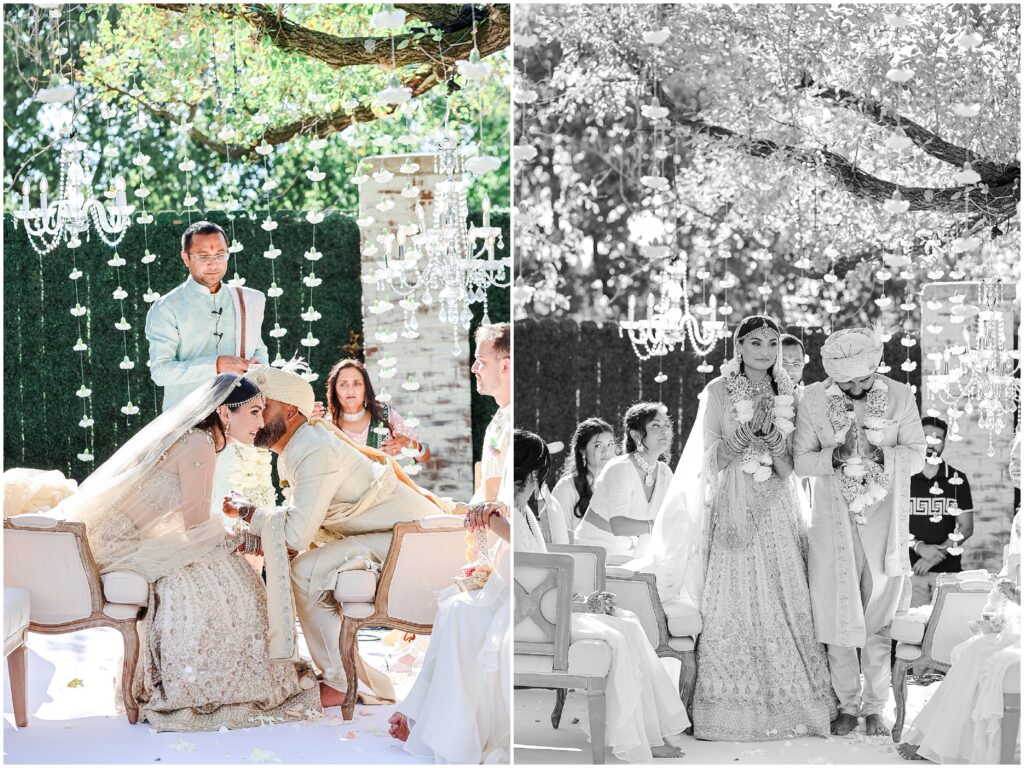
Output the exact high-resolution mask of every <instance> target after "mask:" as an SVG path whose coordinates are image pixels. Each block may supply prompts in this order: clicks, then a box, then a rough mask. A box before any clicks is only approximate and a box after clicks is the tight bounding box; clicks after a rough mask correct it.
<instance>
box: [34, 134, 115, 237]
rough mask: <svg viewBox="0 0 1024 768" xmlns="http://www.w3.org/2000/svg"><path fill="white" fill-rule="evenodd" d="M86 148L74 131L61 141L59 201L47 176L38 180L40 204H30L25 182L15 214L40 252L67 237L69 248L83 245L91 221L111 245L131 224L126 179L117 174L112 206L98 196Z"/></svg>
mask: <svg viewBox="0 0 1024 768" xmlns="http://www.w3.org/2000/svg"><path fill="white" fill-rule="evenodd" d="M84 150H85V144H84V143H82V142H81V141H79V140H78V138H77V137H76V134H75V131H74V130H72V131H71V133H70V134H69V135H68V136H67V137H66V138H65V139H64V140H63V142H62V143H61V150H60V184H59V186H58V187H57V199H56V200H53V201H50V200H49V197H48V192H49V186H48V184H47V182H46V179H45V178H44V179H42V180H41V181H40V182H39V205H38V207H33V206H32V205H31V202H30V196H31V188H30V185H29V182H28V180H26V181H25V183H24V184H23V185H22V188H21V205H20V207H19V208H18V210H16V211H15V213H14V216H15V218H17V219H20V220H21V221H22V222H23V223H24V225H25V232H26V233H27V234H28V239H29V243H30V244H31V246H32V248H33V249H34V250H35V251H36V253H38V254H40V255H46V254H48V253H50V252H51V251H53V250H55V249H56V248H57V247H58V246H59V245H61V244H62V243H63V242H64V241H65V240H66V241H67V246H68V248H77V247H78V246H80V245H81V244H82V240H81V238H80V235H81V234H82V233H87V232H88V231H89V229H90V223H89V222H90V220H91V221H92V225H93V227H94V228H95V230H96V234H97V235H99V237H100V239H102V240H103V242H105V243H106V244H107V245H109V246H110V247H112V248H113V247H115V246H116V245H117V244H118V243H120V242H121V240H122V239H123V238H124V234H125V232H126V231H127V229H128V226H129V225H130V224H131V214H132V212H133V211H134V210H135V206H133V205H129V204H128V201H127V196H126V194H125V182H124V178H122V177H121V176H118V177H117V178H116V179H115V180H114V194H113V197H114V200H113V204H112V205H110V204H107V203H104V202H103V201H102V200H100V199H98V198H97V197H95V196H94V195H93V191H92V188H91V186H90V184H89V180H88V179H86V176H85V170H84V169H83V168H82V152H83V151H84Z"/></svg>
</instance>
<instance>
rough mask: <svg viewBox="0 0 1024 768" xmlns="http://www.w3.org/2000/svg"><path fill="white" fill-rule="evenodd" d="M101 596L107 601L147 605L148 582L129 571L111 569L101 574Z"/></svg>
mask: <svg viewBox="0 0 1024 768" xmlns="http://www.w3.org/2000/svg"><path fill="white" fill-rule="evenodd" d="M102 578H103V597H105V598H106V600H107V602H108V603H122V604H124V605H142V606H145V605H148V604H149V584H148V583H147V582H146V580H145V579H144V578H142V577H141V576H139V574H137V573H132V572H131V571H111V572H110V573H105V574H103V577H102Z"/></svg>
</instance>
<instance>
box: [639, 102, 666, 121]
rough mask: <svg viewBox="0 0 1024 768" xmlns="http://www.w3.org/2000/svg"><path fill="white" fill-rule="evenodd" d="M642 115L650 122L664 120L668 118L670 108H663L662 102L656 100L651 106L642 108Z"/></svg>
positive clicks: (647, 105)
mask: <svg viewBox="0 0 1024 768" xmlns="http://www.w3.org/2000/svg"><path fill="white" fill-rule="evenodd" d="M640 114H641V115H643V116H644V117H646V118H647V119H649V120H664V119H665V118H666V117H668V107H663V106H661V102H660V101H658V99H657V98H654V99H652V100H651V103H650V104H644V105H643V106H642V107H640Z"/></svg>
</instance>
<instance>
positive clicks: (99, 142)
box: [4, 3, 510, 211]
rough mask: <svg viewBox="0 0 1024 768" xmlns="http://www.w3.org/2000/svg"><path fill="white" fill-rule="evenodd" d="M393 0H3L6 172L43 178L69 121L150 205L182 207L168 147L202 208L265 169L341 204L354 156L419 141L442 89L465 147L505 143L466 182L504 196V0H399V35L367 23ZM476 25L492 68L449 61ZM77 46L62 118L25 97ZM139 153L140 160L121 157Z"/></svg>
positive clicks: (11, 180)
mask: <svg viewBox="0 0 1024 768" xmlns="http://www.w3.org/2000/svg"><path fill="white" fill-rule="evenodd" d="M389 7H390V6H384V5H380V4H356V3H330V4H284V5H274V6H271V5H266V4H244V5H242V4H237V5H236V4H213V5H202V4H178V5H175V4H149V5H114V4H110V5H93V4H89V5H67V6H63V11H62V12H61V13H60V14H59V16H58V17H51V16H50V14H49V12H48V11H46V10H44V9H40V8H37V7H35V6H27V5H13V6H8V5H5V7H4V21H5V43H6V50H7V53H6V54H5V90H6V92H7V95H8V98H7V99H6V100H5V114H4V119H5V127H6V133H7V146H6V147H5V160H6V165H7V169H8V176H7V179H6V185H5V186H6V187H7V189H8V190H10V189H11V188H12V187H14V188H17V189H20V185H21V182H22V179H23V178H24V177H25V176H26V174H27V175H28V177H29V178H30V179H32V181H33V183H35V181H37V180H38V178H39V177H40V176H42V175H47V176H48V177H49V179H50V181H51V183H53V181H54V179H55V178H56V168H55V157H54V155H55V154H56V153H55V152H52V151H47V150H48V149H49V148H50V147H51V146H52V145H53V143H54V142H55V141H56V140H57V139H59V137H60V135H61V134H62V132H63V131H64V130H65V129H66V128H67V127H68V126H69V125H71V124H73V125H74V127H75V129H76V130H77V132H78V136H79V138H81V139H83V140H84V141H86V143H87V145H88V147H89V150H88V152H87V155H86V160H87V168H95V169H96V176H95V178H96V180H97V181H96V185H97V186H98V187H99V188H101V189H102V188H103V187H104V186H105V185H109V184H110V183H111V181H112V180H113V178H114V176H115V175H116V174H118V173H121V174H124V175H125V176H126V178H127V179H128V182H129V186H132V185H137V184H139V183H141V182H142V181H145V184H146V186H147V187H148V188H149V189H150V190H151V195H150V197H149V198H148V200H147V205H148V207H149V208H151V209H155V210H172V211H180V210H182V208H183V205H182V198H183V197H184V191H183V190H184V188H185V181H186V180H185V174H184V173H183V172H182V171H181V170H180V169H179V164H180V163H181V162H183V161H186V160H189V159H191V160H192V161H194V162H195V163H196V169H195V171H194V172H192V180H191V181H192V185H193V186H192V192H193V194H195V195H197V196H198V197H199V203H198V205H197V206H196V207H197V208H198V209H199V210H207V209H217V208H222V207H230V205H228V206H225V205H224V204H225V203H230V200H232V199H237V200H239V202H240V205H241V207H242V208H248V209H250V210H251V209H253V208H256V207H264V206H265V205H266V204H267V201H266V195H265V192H266V190H264V189H263V185H264V183H265V182H266V181H267V179H268V177H269V178H274V179H276V180H278V182H279V186H278V187H277V188H276V189H274V190H272V192H271V194H270V201H269V203H270V206H271V207H272V208H274V209H280V208H290V209H296V210H302V209H306V208H311V207H325V206H327V207H332V208H340V209H347V210H351V209H353V208H354V207H355V204H356V200H357V195H358V191H357V189H356V187H355V186H354V185H352V184H350V183H349V178H350V177H351V176H352V175H354V174H355V173H356V168H357V167H358V163H359V160H360V159H361V158H363V157H366V156H370V155H375V154H380V153H392V152H417V151H431V150H432V149H433V144H434V141H436V138H437V135H438V131H439V129H440V128H441V127H442V126H443V125H444V121H445V105H446V103H447V105H448V107H449V108H450V117H449V121H450V125H451V126H453V127H454V128H455V129H456V130H457V131H458V133H459V135H460V136H461V137H462V139H463V140H464V143H466V144H467V145H471V146H472V149H471V150H470V151H477V152H479V153H480V154H486V155H492V156H496V157H498V158H500V159H501V160H502V165H501V167H500V168H499V170H498V172H497V173H495V174H490V175H488V176H485V177H483V178H482V179H481V183H480V184H477V185H474V187H475V192H476V194H477V195H478V196H479V194H480V193H481V192H483V191H486V192H488V194H489V195H490V196H491V198H492V200H494V202H495V204H496V205H499V206H501V205H507V204H508V171H509V165H508V162H507V157H508V138H507V137H508V91H507V86H506V79H507V78H506V75H507V69H508V55H507V52H506V47H507V45H508V41H509V25H510V15H509V8H508V6H505V5H476V6H462V5H416V4H407V5H400V6H398V7H399V8H401V9H403V10H405V12H406V14H407V17H406V20H405V23H404V24H403V25H402V27H401V28H398V29H394V30H393V31H394V36H393V38H392V37H391V36H390V35H389V31H390V30H382V29H378V28H374V27H373V26H372V24H371V19H372V17H373V16H374V14H375V13H377V12H380V11H382V10H385V9H387V8H389ZM474 42H475V44H476V47H477V49H478V50H479V54H480V56H481V58H482V59H483V60H484V61H485V62H487V63H488V64H490V66H491V68H492V73H491V76H490V77H489V78H487V79H486V80H484V81H483V82H468V81H467V80H466V79H465V78H464V77H463V76H462V75H461V74H459V70H458V63H459V62H465V61H466V60H467V59H469V57H470V55H471V52H472V50H473V48H474ZM392 43H393V50H392ZM62 48H66V49H68V50H67V52H66V53H62V54H61V55H60V56H55V55H54V51H55V50H60V49H62ZM392 53H393V54H394V59H392ZM392 61H394V63H395V66H394V67H392ZM71 63H73V64H74V80H75V83H76V87H77V94H76V101H75V103H74V105H73V106H74V107H75V108H76V113H75V116H74V119H73V122H72V121H70V120H69V117H70V115H71V112H72V110H71V109H70V108H69V106H71V105H65V106H62V107H57V106H55V105H51V104H40V103H38V102H36V101H35V100H34V97H35V95H36V94H37V93H38V91H39V90H40V89H41V88H46V87H48V86H50V85H53V84H57V83H58V82H59V81H60V77H61V75H63V76H64V77H67V76H68V75H69V73H70V71H71V67H70V65H71ZM393 85H404V86H408V87H409V88H411V89H412V98H411V99H410V100H409V101H408V102H406V103H405V104H402V105H401V106H396V105H393V104H391V105H389V104H386V103H384V101H383V100H382V99H381V97H380V93H381V91H382V90H384V89H385V88H387V87H389V86H393ZM325 139H326V141H324V140H325ZM264 143H265V144H267V145H270V146H271V147H273V152H272V153H271V154H270V156H269V157H268V159H267V161H266V162H265V161H264V159H263V157H261V155H260V154H258V153H257V152H256V147H257V146H260V145H261V144H264ZM104 150H105V152H104ZM140 154H141V155H145V156H148V157H149V161H148V165H145V166H135V165H133V161H134V159H135V158H136V156H137V155H140ZM314 164H315V165H318V166H319V167H320V169H321V170H323V171H325V172H326V173H327V179H326V180H325V181H324V182H323V183H321V184H319V185H318V189H319V190H320V193H321V194H320V198H321V199H319V200H313V199H311V195H312V193H311V191H310V189H309V188H310V186H311V185H309V184H307V183H306V179H305V177H304V172H305V171H306V170H308V169H310V168H312V167H313V165H314ZM8 197H9V195H8ZM473 202H476V201H475V200H474V201H471V204H472V203H473Z"/></svg>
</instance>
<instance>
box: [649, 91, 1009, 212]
mask: <svg viewBox="0 0 1024 768" xmlns="http://www.w3.org/2000/svg"><path fill="white" fill-rule="evenodd" d="M661 94H662V103H667V104H669V105H670V106H671V107H672V108H673V109H672V112H671V113H670V114H669V117H668V119H669V121H670V122H671V123H673V124H674V125H676V126H679V127H683V128H687V129H689V130H690V131H693V132H695V133H699V134H701V135H703V136H708V137H710V138H714V139H718V140H721V141H725V142H729V143H731V144H733V145H734V146H735V147H736V148H737V149H739V150H741V151H743V152H745V153H746V154H748V155H750V156H752V157H761V158H770V157H773V156H775V155H783V156H785V157H787V158H789V159H790V160H792V161H794V162H796V163H797V164H799V165H803V166H806V167H808V168H821V169H822V170H824V171H827V172H828V173H830V174H831V175H832V176H833V177H834V178H835V179H836V181H837V182H839V184H840V185H841V186H843V187H845V188H846V190H847V191H848V192H850V193H851V194H853V195H855V196H856V197H859V198H862V199H866V200H871V201H874V202H876V203H884V202H885V201H886V200H888V199H890V198H891V197H892V196H893V193H894V192H897V191H898V192H899V194H900V196H901V197H902V198H903V199H904V200H906V201H907V202H908V203H909V204H910V208H909V210H911V211H939V212H942V213H948V214H950V215H955V216H963V215H964V213H965V212H966V213H968V215H972V216H980V217H983V218H985V219H986V220H988V221H989V222H990V223H991V224H995V223H998V222H1000V221H1003V220H1005V219H1008V218H1010V217H1011V216H1013V215H1014V214H1015V213H1016V209H1017V202H1018V200H1019V199H1020V168H1019V166H1016V171H1013V170H1012V169H1011V170H1010V171H1009V172H1008V173H1007V174H1004V178H1000V180H999V183H996V184H993V183H989V184H987V185H979V186H978V187H975V188H970V187H941V188H932V187H907V186H903V185H900V184H895V183H893V182H891V181H885V180H884V179H879V178H878V177H876V176H872V175H871V174H869V173H867V172H865V171H863V170H861V169H860V168H858V167H857V166H856V165H855V164H854V163H852V162H851V161H850V160H848V159H847V158H845V157H843V156H842V155H838V154H836V153H835V152H830V151H828V150H824V149H819V150H812V149H803V148H801V147H793V146H788V145H786V144H779V143H777V142H774V141H772V140H770V139H755V138H751V137H748V136H744V135H742V134H739V133H736V132H735V131H732V130H730V129H729V128H725V127H723V126H720V125H712V124H711V123H707V122H705V121H704V120H702V119H700V118H699V117H695V116H692V115H688V114H686V113H685V112H682V111H680V110H678V109H676V108H675V103H674V102H673V101H672V99H670V98H669V97H668V95H667V94H666V93H665V91H664V90H663V89H661ZM965 195H967V196H968V197H967V202H966V204H965V202H964V196H965Z"/></svg>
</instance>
